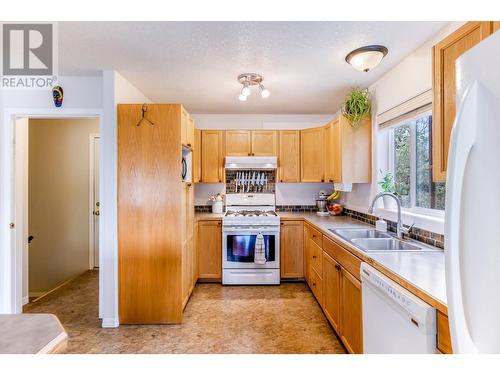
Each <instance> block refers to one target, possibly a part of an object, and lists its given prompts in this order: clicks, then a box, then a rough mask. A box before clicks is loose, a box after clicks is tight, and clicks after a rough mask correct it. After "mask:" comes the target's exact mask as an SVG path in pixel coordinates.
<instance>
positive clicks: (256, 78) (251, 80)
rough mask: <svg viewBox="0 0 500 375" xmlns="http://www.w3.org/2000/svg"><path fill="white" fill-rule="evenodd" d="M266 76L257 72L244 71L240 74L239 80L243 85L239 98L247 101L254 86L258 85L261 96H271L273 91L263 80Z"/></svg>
mask: <svg viewBox="0 0 500 375" xmlns="http://www.w3.org/2000/svg"><path fill="white" fill-rule="evenodd" d="M263 80H264V78H263V77H262V76H261V75H260V74H256V73H243V74H240V75H239V76H238V82H239V83H241V84H242V85H243V87H242V88H241V92H240V95H239V96H238V99H239V100H240V101H242V102H246V101H247V98H248V97H249V96H250V95H251V94H252V90H251V88H252V86H258V87H259V89H260V96H261V97H262V98H263V99H266V98H269V95H271V93H270V92H269V90H268V89H266V88H265V87H264V85H263V84H262V81H263Z"/></svg>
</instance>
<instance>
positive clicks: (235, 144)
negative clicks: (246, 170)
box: [225, 130, 252, 156]
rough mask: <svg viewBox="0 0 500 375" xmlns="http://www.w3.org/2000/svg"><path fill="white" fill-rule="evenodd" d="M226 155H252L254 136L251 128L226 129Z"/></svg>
mask: <svg viewBox="0 0 500 375" xmlns="http://www.w3.org/2000/svg"><path fill="white" fill-rule="evenodd" d="M225 144H226V149H225V156H250V155H251V153H252V138H251V132H250V131H249V130H226V132H225Z"/></svg>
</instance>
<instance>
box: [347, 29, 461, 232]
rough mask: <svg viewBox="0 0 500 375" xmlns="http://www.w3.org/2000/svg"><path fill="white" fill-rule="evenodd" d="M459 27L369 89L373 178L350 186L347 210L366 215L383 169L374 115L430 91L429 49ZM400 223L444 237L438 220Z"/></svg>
mask: <svg viewBox="0 0 500 375" xmlns="http://www.w3.org/2000/svg"><path fill="white" fill-rule="evenodd" d="M461 25H463V22H452V23H450V24H449V25H448V26H446V27H445V28H444V29H443V30H441V31H440V32H439V33H438V34H437V35H435V36H434V37H433V38H431V39H430V40H428V41H427V42H426V43H424V44H423V45H422V46H420V47H418V48H417V49H416V50H415V51H413V52H412V53H411V54H410V55H409V56H407V57H406V58H405V59H404V60H403V61H401V62H400V63H399V64H398V65H396V66H395V67H394V68H393V69H391V70H390V71H389V72H387V73H386V74H385V75H383V76H382V77H381V78H380V79H378V80H377V81H376V82H375V83H373V84H372V85H371V86H370V87H369V88H370V92H371V93H372V98H373V110H372V113H373V117H372V126H373V135H372V141H373V142H372V144H373V149H372V154H373V158H372V170H373V176H374V177H373V181H372V183H371V184H357V185H354V186H353V191H352V192H351V193H347V194H346V196H345V200H344V203H345V204H346V206H347V207H348V208H351V209H355V210H357V211H361V212H365V213H366V212H368V207H369V205H370V203H371V199H372V197H373V196H374V195H375V194H376V193H377V192H378V191H379V190H378V185H377V181H378V180H380V178H381V176H380V172H379V169H380V168H381V167H385V165H386V160H387V155H386V153H387V151H386V150H387V145H386V141H385V137H381V136H380V134H379V131H378V124H377V121H376V117H377V115H378V114H380V113H383V112H385V111H387V110H388V109H391V108H393V107H395V106H397V105H399V104H401V103H403V102H405V101H407V100H409V99H411V98H413V97H415V96H417V95H418V94H421V93H423V92H425V91H427V90H430V89H432V46H433V45H435V44H436V43H437V42H439V41H440V40H442V39H443V38H444V37H445V36H447V35H448V34H450V33H451V32H452V31H454V30H456V29H457V28H458V27H460V26H461ZM384 169H385V168H384ZM386 218H387V219H390V220H395V216H394V215H390V214H388V215H387V217H386ZM403 219H404V221H405V224H413V223H415V225H416V226H418V227H420V228H422V229H428V230H432V231H436V232H439V233H444V225H443V223H442V220H441V222H440V223H438V224H436V221H435V220H433V219H431V220H430V221H429V222H426V220H425V219H418V220H417V221H415V220H416V219H415V218H414V217H411V216H410V215H404V218H403ZM417 224H418V225H417Z"/></svg>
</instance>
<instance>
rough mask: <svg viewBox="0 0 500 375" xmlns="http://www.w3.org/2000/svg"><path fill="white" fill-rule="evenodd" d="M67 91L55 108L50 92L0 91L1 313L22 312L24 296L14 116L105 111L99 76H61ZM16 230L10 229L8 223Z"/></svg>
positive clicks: (96, 113) (88, 113) (68, 115)
mask: <svg viewBox="0 0 500 375" xmlns="http://www.w3.org/2000/svg"><path fill="white" fill-rule="evenodd" d="M59 84H60V85H61V86H62V87H63V88H64V91H65V92H64V94H65V97H64V104H63V107H62V108H55V107H54V103H53V100H52V94H51V91H50V90H0V313H18V312H21V305H20V304H19V303H18V301H20V300H21V297H22V284H23V283H22V272H17V273H16V272H15V270H22V258H23V257H22V252H20V253H18V252H16V251H15V250H14V249H15V246H14V243H15V241H16V238H17V239H18V238H19V236H23V234H22V233H18V231H17V227H20V229H21V228H22V227H23V225H22V223H21V222H20V221H19V220H20V218H19V217H17V219H16V207H15V206H16V205H15V202H14V201H13V200H12V199H11V197H12V196H13V194H14V191H15V190H14V186H15V185H14V180H13V179H12V177H13V176H14V170H13V165H14V164H13V155H14V150H13V147H14V126H13V123H14V122H13V116H14V115H19V116H28V115H31V114H37V115H45V116H50V117H53V116H66V117H71V116H74V115H75V114H82V115H83V114H85V115H90V114H91V115H94V116H99V115H100V111H101V108H102V101H103V97H102V78H101V77H100V76H91V77H81V76H79V77H73V76H60V77H59ZM11 222H12V223H14V224H15V225H16V228H14V229H9V223H11Z"/></svg>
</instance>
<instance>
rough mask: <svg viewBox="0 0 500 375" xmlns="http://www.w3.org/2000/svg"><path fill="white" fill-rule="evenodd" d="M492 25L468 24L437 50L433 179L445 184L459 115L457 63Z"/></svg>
mask: <svg viewBox="0 0 500 375" xmlns="http://www.w3.org/2000/svg"><path fill="white" fill-rule="evenodd" d="M492 27H493V25H492V22H490V21H487V22H486V21H485V22H467V23H466V24H465V25H463V26H462V27H460V28H459V29H458V30H456V31H454V32H453V33H451V34H450V35H448V36H447V37H446V38H445V39H444V40H442V41H441V42H439V43H438V44H436V45H435V46H434V48H433V59H434V61H433V65H434V66H433V95H434V99H433V121H432V138H433V141H432V151H433V153H432V157H433V161H432V177H433V180H434V181H445V180H446V170H447V162H448V148H449V142H450V135H451V128H452V126H453V122H454V120H455V114H456V98H455V93H456V80H455V61H456V60H457V58H459V57H460V56H461V55H462V54H463V53H464V52H466V51H468V50H469V49H471V48H472V47H474V46H475V45H476V44H478V43H479V42H480V41H481V40H483V39H485V38H486V37H488V36H489V35H490V34H491V31H492Z"/></svg>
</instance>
